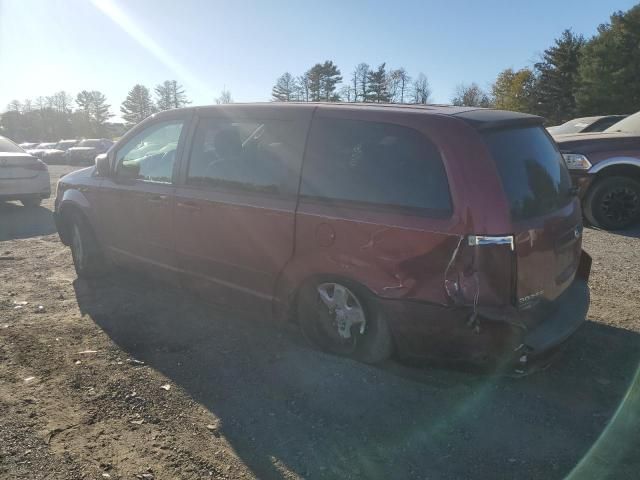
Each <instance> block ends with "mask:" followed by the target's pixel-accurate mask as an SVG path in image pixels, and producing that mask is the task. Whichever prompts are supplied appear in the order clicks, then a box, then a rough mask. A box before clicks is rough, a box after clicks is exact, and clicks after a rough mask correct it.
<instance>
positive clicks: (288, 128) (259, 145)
mask: <svg viewBox="0 0 640 480" xmlns="http://www.w3.org/2000/svg"><path fill="white" fill-rule="evenodd" d="M55 207H56V208H55V219H56V224H57V226H58V231H59V233H60V238H61V239H62V241H63V242H64V243H65V244H67V245H69V246H70V247H71V251H72V254H73V260H74V263H75V267H76V271H77V273H78V275H79V276H92V275H96V274H99V273H101V272H103V271H104V269H105V268H106V267H107V266H108V265H109V266H110V265H114V264H115V265H120V266H126V267H132V268H135V269H141V270H145V271H148V272H152V273H153V274H154V275H155V276H162V277H167V276H168V277H170V278H172V279H174V280H176V281H178V282H179V283H180V284H181V285H182V286H184V287H187V288H190V289H193V290H196V291H198V292H200V293H202V294H203V295H204V296H205V297H206V298H207V299H208V300H211V301H213V302H216V303H222V304H230V305H233V306H234V307H235V308H239V309H246V310H251V311H254V312H256V311H257V312H261V313H263V314H264V313H265V312H269V315H270V316H273V317H275V318H276V319H283V320H287V319H295V321H297V322H298V323H299V324H300V327H301V329H302V331H303V332H304V334H305V336H306V337H308V338H309V339H310V340H311V341H313V342H314V343H315V344H316V345H317V346H319V347H320V348H322V349H325V350H328V351H330V352H334V353H337V354H340V355H346V356H350V357H353V358H356V359H359V360H362V361H366V362H379V361H382V360H384V359H385V358H387V357H389V356H390V355H391V354H392V353H393V351H394V350H396V351H398V352H399V353H401V354H404V355H409V356H428V357H436V358H444V359H447V360H463V361H473V362H486V361H493V360H495V359H504V358H507V359H514V361H516V362H518V361H520V362H526V361H527V360H530V359H532V358H534V357H535V356H537V355H539V354H541V353H543V352H546V351H548V350H549V349H551V348H553V347H555V346H558V345H559V344H560V343H562V342H563V341H564V340H566V339H567V338H568V337H569V336H570V335H571V334H572V333H573V332H575V331H576V329H578V327H579V326H580V325H581V324H582V323H583V322H584V320H585V317H586V313H587V309H588V306H589V289H588V286H587V280H588V276H589V271H590V268H591V260H590V257H589V256H588V255H587V254H586V253H585V252H584V251H583V250H582V247H581V243H582V220H581V212H580V203H579V201H578V199H577V197H576V196H575V192H574V191H573V189H572V186H571V181H570V178H569V174H568V172H567V169H566V166H565V164H564V162H563V159H562V156H561V155H560V153H559V151H558V149H557V147H556V145H555V143H554V142H553V141H552V140H551V138H550V137H549V135H548V134H547V133H546V131H545V129H544V128H543V126H542V119H541V118H539V117H535V116H530V115H525V114H520V113H514V112H505V111H498V110H487V109H474V108H459V107H444V106H413V105H411V106H409V105H373V104H333V103H332V104H314V103H304V104H295V103H269V104H235V105H219V106H212V107H193V108H185V109H178V110H171V111H167V112H162V113H158V114H155V115H153V116H151V117H149V118H148V119H147V120H145V121H144V122H142V123H140V124H139V125H137V126H136V127H134V128H133V129H132V130H131V131H129V132H128V133H127V134H126V135H125V136H124V137H123V138H122V139H121V140H120V141H119V142H118V143H117V144H116V145H114V147H113V148H111V149H110V151H109V152H108V153H107V154H105V155H102V156H99V157H97V159H96V165H95V166H94V167H90V168H88V169H84V170H79V171H76V172H73V173H71V174H69V175H67V176H65V177H64V178H62V179H61V180H60V182H59V184H58V190H57V197H56V202H55Z"/></svg>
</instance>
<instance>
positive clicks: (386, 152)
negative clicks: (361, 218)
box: [301, 118, 451, 217]
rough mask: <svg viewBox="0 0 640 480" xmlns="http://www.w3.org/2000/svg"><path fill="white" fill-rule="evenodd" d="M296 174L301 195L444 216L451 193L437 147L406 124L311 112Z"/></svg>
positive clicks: (447, 213)
mask: <svg viewBox="0 0 640 480" xmlns="http://www.w3.org/2000/svg"><path fill="white" fill-rule="evenodd" d="M307 152H308V153H307V157H306V159H305V165H304V171H303V175H302V186H301V194H302V195H304V196H307V197H312V198H318V199H326V200H338V201H347V202H356V203H367V204H375V205H381V206H390V207H404V208H414V209H416V208H417V209H421V210H425V212H424V213H425V214H428V215H431V216H438V217H441V216H448V215H449V214H450V213H451V197H450V195H449V186H448V182H447V175H446V172H445V169H444V165H443V162H442V158H441V156H440V152H439V151H438V149H437V147H436V146H435V145H434V144H433V143H432V142H431V141H430V140H429V139H427V138H426V137H425V136H424V135H422V134H421V133H420V132H418V131H417V130H414V129H412V128H407V127H403V126H400V125H394V124H390V123H377V122H365V121H356V120H342V119H329V118H317V119H316V120H314V123H313V127H312V133H311V139H310V142H309V146H308V149H307Z"/></svg>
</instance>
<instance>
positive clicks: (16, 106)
mask: <svg viewBox="0 0 640 480" xmlns="http://www.w3.org/2000/svg"><path fill="white" fill-rule="evenodd" d="M7 111H9V112H21V111H22V103H20V100H11V101H10V102H9V103H8V105H7Z"/></svg>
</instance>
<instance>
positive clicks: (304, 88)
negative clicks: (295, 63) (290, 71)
mask: <svg viewBox="0 0 640 480" xmlns="http://www.w3.org/2000/svg"><path fill="white" fill-rule="evenodd" d="M296 87H297V88H296V91H297V94H296V96H297V97H298V98H297V99H298V100H299V101H301V102H308V101H309V91H310V89H309V76H308V75H307V74H306V73H305V74H304V75H300V76H299V77H298V80H297V82H296Z"/></svg>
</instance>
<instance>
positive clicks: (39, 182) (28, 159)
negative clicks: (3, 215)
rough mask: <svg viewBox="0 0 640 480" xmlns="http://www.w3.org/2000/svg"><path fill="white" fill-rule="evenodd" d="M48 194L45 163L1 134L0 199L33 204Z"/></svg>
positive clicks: (49, 189) (47, 171) (26, 205)
mask: <svg viewBox="0 0 640 480" xmlns="http://www.w3.org/2000/svg"><path fill="white" fill-rule="evenodd" d="M50 196H51V185H50V179H49V170H48V169H47V165H46V164H45V163H43V162H42V161H41V160H40V159H38V158H36V157H34V156H33V155H30V154H28V153H27V152H25V151H24V149H22V148H20V147H19V146H18V145H16V144H15V143H13V142H12V141H11V140H9V139H7V138H5V137H0V201H7V200H20V201H21V202H22V204H23V205H24V206H25V207H36V206H38V205H40V202H41V201H42V200H43V199H45V198H49V197H50ZM0 222H1V220H0Z"/></svg>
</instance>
